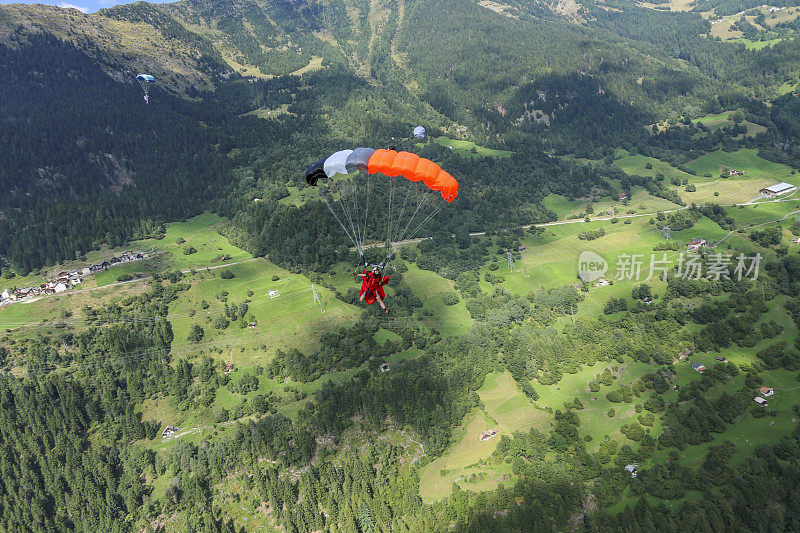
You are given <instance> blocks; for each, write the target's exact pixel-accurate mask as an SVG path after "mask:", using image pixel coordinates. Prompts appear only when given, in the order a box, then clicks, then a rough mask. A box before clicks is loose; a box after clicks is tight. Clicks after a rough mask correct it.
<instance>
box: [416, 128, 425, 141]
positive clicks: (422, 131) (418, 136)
mask: <svg viewBox="0 0 800 533" xmlns="http://www.w3.org/2000/svg"><path fill="white" fill-rule="evenodd" d="M426 133H427V132H426V131H425V128H423V127H422V126H417V127H416V128H414V138H416V139H424V138H425V134H426Z"/></svg>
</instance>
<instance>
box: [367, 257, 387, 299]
mask: <svg viewBox="0 0 800 533" xmlns="http://www.w3.org/2000/svg"><path fill="white" fill-rule="evenodd" d="M385 267H386V263H385V262H384V263H381V264H370V263H364V281H363V282H362V289H361V290H362V293H364V292H365V293H366V297H365V299H364V301H365V303H366V304H367V305H372V304H373V303H375V300H376V294H378V295H380V296H381V298H385V296H384V294H383V289H382V287H383V286H384V285H386V283H387V280H388V279H389V276H384V275H383V269H384V268H385Z"/></svg>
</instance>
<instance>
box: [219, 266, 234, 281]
mask: <svg viewBox="0 0 800 533" xmlns="http://www.w3.org/2000/svg"><path fill="white" fill-rule="evenodd" d="M219 277H221V278H222V279H233V278H235V277H236V274H234V273H233V271H232V270H230V269H228V268H226V269H225V270H223V271H222V272H220V274H219Z"/></svg>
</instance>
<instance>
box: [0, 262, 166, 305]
mask: <svg viewBox="0 0 800 533" xmlns="http://www.w3.org/2000/svg"><path fill="white" fill-rule="evenodd" d="M149 257H150V256H149V254H148V253H147V252H142V251H136V252H131V251H126V252H122V254H121V255H119V256H115V257H112V258H111V259H109V260H107V261H103V262H102V263H97V264H93V265H90V266H88V267H84V268H80V269H71V270H64V271H61V272H59V273H58V274H57V275H56V276H55V277H54V278H53V279H52V280H50V281H48V282H46V283H42V284H41V285H39V286H37V287H25V288H19V287H18V288H13V289H4V290H3V292H2V293H0V306H2V305H9V304H12V303H16V302H21V301H23V300H28V299H30V298H37V297H41V296H50V295H53V294H60V293H63V292H67V291H69V290H71V289H73V288H74V287H75V286H76V285H79V284H80V283H82V282H83V280H84V279H86V278H87V277H89V276H93V275H94V274H97V273H98V272H103V271H105V270H108V269H109V268H114V267H116V266H120V265H124V264H126V263H133V262H135V261H142V260H144V259H147V258H149Z"/></svg>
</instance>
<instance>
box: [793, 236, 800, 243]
mask: <svg viewBox="0 0 800 533" xmlns="http://www.w3.org/2000/svg"><path fill="white" fill-rule="evenodd" d="M792 244H800V237H792Z"/></svg>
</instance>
